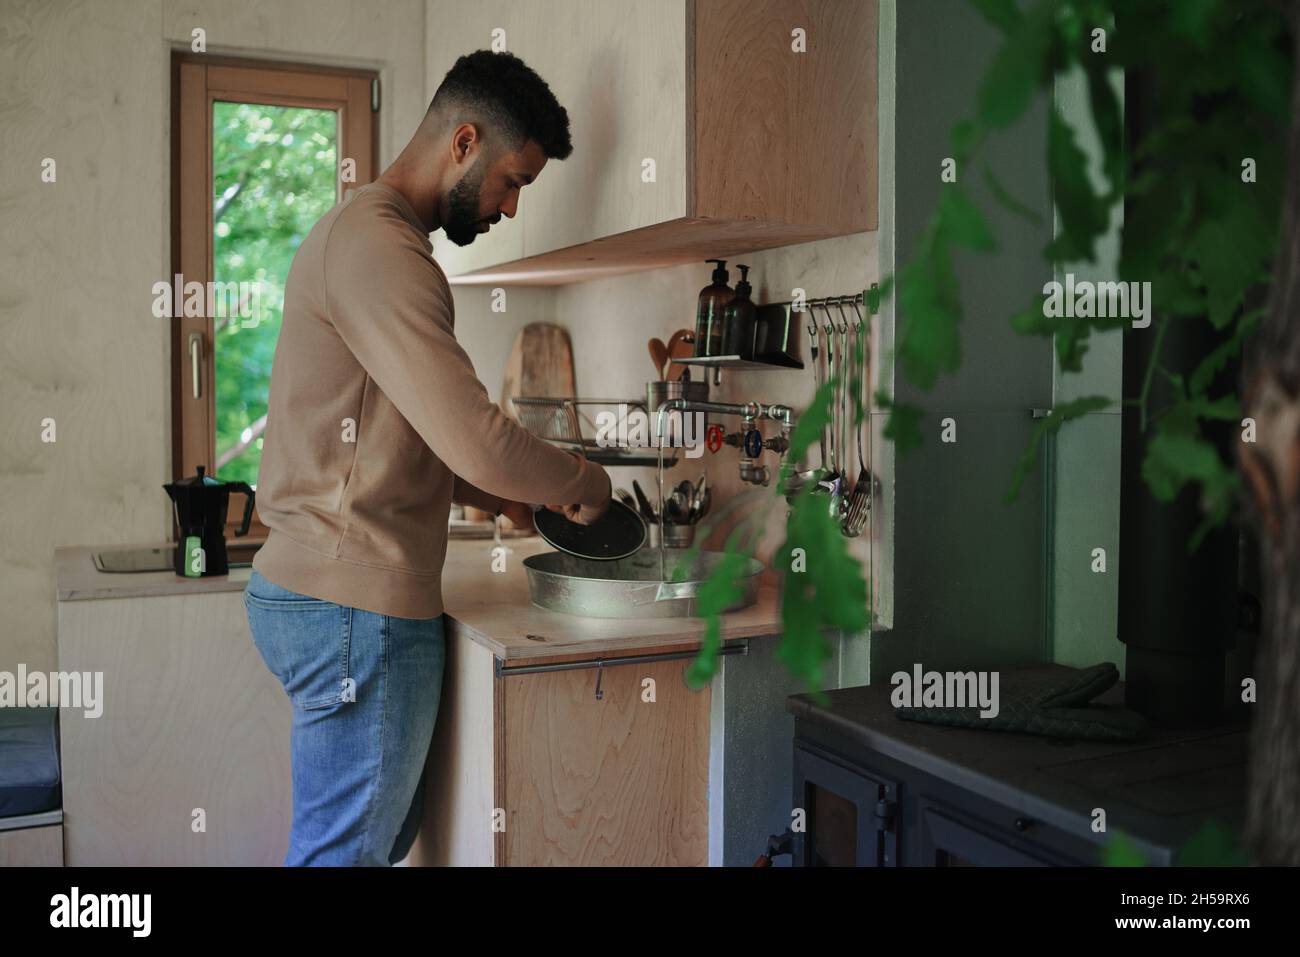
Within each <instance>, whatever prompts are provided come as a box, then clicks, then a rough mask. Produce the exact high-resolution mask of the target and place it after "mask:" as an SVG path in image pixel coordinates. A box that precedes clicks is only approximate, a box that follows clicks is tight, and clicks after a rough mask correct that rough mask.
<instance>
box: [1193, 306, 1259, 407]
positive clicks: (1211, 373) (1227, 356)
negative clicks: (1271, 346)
mask: <svg viewBox="0 0 1300 957" xmlns="http://www.w3.org/2000/svg"><path fill="white" fill-rule="evenodd" d="M1263 313H1264V311H1263V310H1262V309H1257V310H1254V311H1253V312H1250V313H1248V314H1246V315H1243V316H1241V317H1240V318H1238V320H1237V327H1236V331H1235V332H1234V333H1233V334H1232V338H1230V339H1228V340H1227V341H1226V342H1223V343H1221V344H1219V345H1218V346H1216V347H1215V348H1214V350H1213V351H1212V352H1211V353H1210V354H1209V355H1208V356H1206V357H1205V358H1204V359H1202V360H1201V361H1200V364H1198V365H1197V367H1196V369H1195V371H1193V372H1192V377H1191V378H1190V379H1189V380H1188V385H1187V388H1188V391H1189V392H1191V393H1192V394H1193V395H1198V394H1200V393H1202V392H1204V391H1205V390H1206V389H1208V388H1209V387H1210V383H1211V382H1213V381H1214V379H1215V377H1216V376H1217V375H1218V374H1219V373H1220V372H1221V371H1222V370H1223V369H1224V368H1225V367H1226V366H1227V364H1228V362H1229V361H1231V360H1232V359H1235V358H1237V357H1239V356H1240V355H1241V352H1242V348H1243V346H1244V343H1245V341H1246V339H1247V337H1249V336H1250V335H1251V333H1253V332H1254V331H1255V327H1256V326H1258V325H1259V320H1260V318H1261V317H1262V316H1263Z"/></svg>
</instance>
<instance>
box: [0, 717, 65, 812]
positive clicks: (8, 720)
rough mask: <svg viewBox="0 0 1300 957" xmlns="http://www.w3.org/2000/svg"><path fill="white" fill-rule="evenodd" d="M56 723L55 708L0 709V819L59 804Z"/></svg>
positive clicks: (50, 808)
mask: <svg viewBox="0 0 1300 957" xmlns="http://www.w3.org/2000/svg"><path fill="white" fill-rule="evenodd" d="M58 721H59V709H58V708H0V817H16V816H18V815H20V814H39V813H40V812H41V811H52V810H54V809H55V808H57V807H59V806H60V805H61V804H62V801H63V794H62V786H61V780H60V774H59V739H58V733H59V732H58V728H59V725H58Z"/></svg>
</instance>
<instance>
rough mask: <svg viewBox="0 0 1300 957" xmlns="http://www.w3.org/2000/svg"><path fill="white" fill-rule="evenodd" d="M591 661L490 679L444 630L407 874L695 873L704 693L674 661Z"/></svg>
mask: <svg viewBox="0 0 1300 957" xmlns="http://www.w3.org/2000/svg"><path fill="white" fill-rule="evenodd" d="M661 650H663V649H638V650H637V652H636V654H638V655H641V654H654V653H655V652H656V651H661ZM673 650H674V651H680V650H681V649H680V648H674V649H673ZM573 657H574V656H570V658H569V659H560V660H571V659H572V658H573ZM605 661H606V664H605V667H603V668H602V669H600V670H599V671H597V670H595V669H591V668H582V669H576V670H551V671H544V672H540V673H532V674H509V673H507V674H504V675H501V674H498V673H497V670H496V665H495V662H494V659H493V656H492V654H491V653H490V652H489V651H488V650H487V649H485V648H484V647H483V646H481V645H479V644H477V643H476V642H474V641H472V640H470V639H469V638H467V637H465V636H464V635H463V634H457V632H456V628H455V626H453V627H452V629H451V634H450V635H449V643H448V664H447V672H446V677H445V678H444V682H443V705H442V707H441V708H440V712H439V719H438V727H437V728H436V729H435V731H434V740H433V744H432V746H431V747H430V751H429V763H428V766H427V773H426V782H427V784H426V788H427V790H426V796H425V807H424V820H423V824H422V826H421V830H420V834H419V837H418V838H417V839H416V844H415V846H414V847H413V848H412V851H411V854H410V856H409V857H408V859H407V863H408V864H413V865H497V866H501V865H508V866H521V865H522V866H536V865H555V864H558V865H570V866H578V865H597V866H621V865H657V866H671V865H678V866H681V865H694V866H705V865H707V864H708V844H709V806H708V804H709V706H710V689H709V688H704V689H701V690H699V691H691V690H689V689H688V688H687V687H686V686H685V684H684V682H683V680H682V671H683V667H684V664H685V662H683V661H681V660H669V661H653V662H638V663H636V664H619V662H618V658H617V657H612V658H609V659H606V660H605ZM556 663H557V660H556V659H555V658H548V659H547V660H546V664H547V665H548V666H549V665H554V664H556ZM528 664H529V663H528V662H522V661H520V662H517V661H512V662H511V663H510V665H509V666H508V667H512V668H513V667H520V666H525V667H526V666H527V665H528ZM598 680H599V689H600V692H601V694H600V697H599V698H598V697H597V696H596V691H597V686H598V684H597V683H598ZM648 680H649V682H652V684H651V683H648ZM650 687H653V691H654V695H653V697H654V700H647V698H648V695H647V693H646V689H647V688H650Z"/></svg>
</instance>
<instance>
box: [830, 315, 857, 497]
mask: <svg viewBox="0 0 1300 957" xmlns="http://www.w3.org/2000/svg"><path fill="white" fill-rule="evenodd" d="M833 304H834V306H835V309H836V311H837V312H839V314H840V321H839V325H838V328H839V334H840V338H839V346H840V354H839V359H840V372H839V377H838V378H839V390H838V393H837V396H836V399H837V402H836V404H837V406H838V407H839V420H840V434H839V445H838V446H837V448H838V454H839V465H840V475H841V476H842V477H843V478H844V480H845V483H846V484H847V482H848V476H849V467H850V466H849V423H850V422H851V421H852V417H853V410H852V408H851V404H850V402H849V395H850V393H849V371H850V369H851V368H852V365H853V363H852V359H851V357H850V356H849V323H848V319H847V318H846V317H845V315H844V310H843V309H842V308H841V307H840V303H839V300H838V299H837V300H835V302H834V303H833ZM829 312H830V310H829V309H827V313H828V314H829Z"/></svg>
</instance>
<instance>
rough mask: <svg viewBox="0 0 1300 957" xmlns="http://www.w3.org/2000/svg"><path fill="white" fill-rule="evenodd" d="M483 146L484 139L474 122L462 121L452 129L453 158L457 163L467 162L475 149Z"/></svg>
mask: <svg viewBox="0 0 1300 957" xmlns="http://www.w3.org/2000/svg"><path fill="white" fill-rule="evenodd" d="M482 148H483V141H482V140H481V139H480V138H479V135H478V130H477V129H476V128H475V127H474V124H473V123H461V124H460V125H459V126H457V127H456V129H455V130H453V131H452V134H451V158H452V160H453V161H454V162H455V163H456V164H457V165H460V164H463V163H465V162H466V160H467V158H469V157H471V156H472V154H473V153H474V151H475V150H481V149H482ZM471 162H472V160H471Z"/></svg>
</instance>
